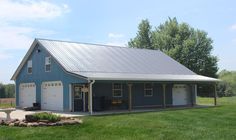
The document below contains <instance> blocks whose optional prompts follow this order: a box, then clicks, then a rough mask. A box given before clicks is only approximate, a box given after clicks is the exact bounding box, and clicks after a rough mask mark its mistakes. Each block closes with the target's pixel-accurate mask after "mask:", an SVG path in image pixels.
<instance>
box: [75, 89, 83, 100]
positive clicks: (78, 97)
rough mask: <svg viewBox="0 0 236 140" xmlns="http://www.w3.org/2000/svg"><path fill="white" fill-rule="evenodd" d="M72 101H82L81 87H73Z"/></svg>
mask: <svg viewBox="0 0 236 140" xmlns="http://www.w3.org/2000/svg"><path fill="white" fill-rule="evenodd" d="M74 99H82V92H81V87H79V86H75V87H74Z"/></svg>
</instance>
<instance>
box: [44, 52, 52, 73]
mask: <svg viewBox="0 0 236 140" xmlns="http://www.w3.org/2000/svg"><path fill="white" fill-rule="evenodd" d="M50 71H51V57H50V56H49V57H45V72H50Z"/></svg>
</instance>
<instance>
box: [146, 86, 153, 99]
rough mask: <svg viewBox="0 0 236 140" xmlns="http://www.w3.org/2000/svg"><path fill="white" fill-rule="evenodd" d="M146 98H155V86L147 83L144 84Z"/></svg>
mask: <svg viewBox="0 0 236 140" xmlns="http://www.w3.org/2000/svg"><path fill="white" fill-rule="evenodd" d="M144 96H146V97H150V96H153V84H152V83H145V84H144Z"/></svg>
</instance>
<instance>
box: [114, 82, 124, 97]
mask: <svg viewBox="0 0 236 140" xmlns="http://www.w3.org/2000/svg"><path fill="white" fill-rule="evenodd" d="M112 93H113V97H122V84H120V83H113V85H112Z"/></svg>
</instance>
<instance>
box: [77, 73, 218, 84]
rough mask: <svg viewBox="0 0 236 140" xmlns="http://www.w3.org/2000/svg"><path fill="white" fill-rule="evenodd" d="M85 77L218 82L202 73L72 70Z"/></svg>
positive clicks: (96, 78)
mask: <svg viewBox="0 0 236 140" xmlns="http://www.w3.org/2000/svg"><path fill="white" fill-rule="evenodd" d="M74 73H75V74H79V75H82V76H84V77H87V78H88V79H89V80H127V81H166V82H167V81H173V82H178V81H179V82H218V81H220V80H219V79H215V78H210V77H206V76H202V75H196V74H194V75H175V74H133V73H92V72H78V73H77V72H74Z"/></svg>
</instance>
